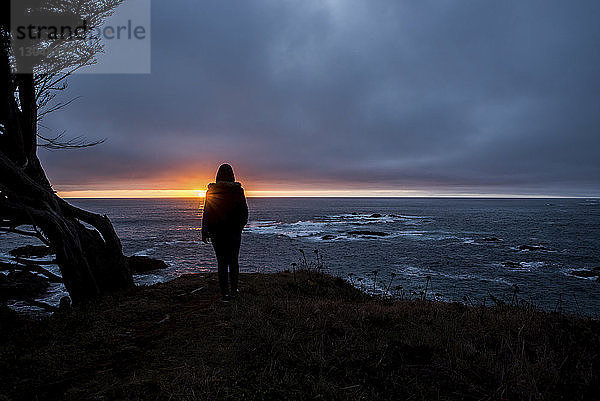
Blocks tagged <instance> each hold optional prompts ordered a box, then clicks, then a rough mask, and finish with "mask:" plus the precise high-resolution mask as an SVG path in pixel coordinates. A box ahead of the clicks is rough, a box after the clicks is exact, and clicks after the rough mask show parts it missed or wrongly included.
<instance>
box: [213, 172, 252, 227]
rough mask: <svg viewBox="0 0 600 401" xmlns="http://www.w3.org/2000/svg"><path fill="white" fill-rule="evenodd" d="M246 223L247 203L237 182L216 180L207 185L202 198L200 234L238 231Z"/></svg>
mask: <svg viewBox="0 0 600 401" xmlns="http://www.w3.org/2000/svg"><path fill="white" fill-rule="evenodd" d="M246 223H248V205H247V203H246V197H245V196H244V189H243V188H242V185H241V184H240V183H239V182H230V181H218V182H216V183H212V184H209V185H208V190H207V191H206V195H205V198H204V213H203V216H202V236H203V237H211V238H214V236H215V234H216V233H217V232H218V233H228V234H234V233H240V232H241V231H242V229H243V228H244V226H245V225H246Z"/></svg>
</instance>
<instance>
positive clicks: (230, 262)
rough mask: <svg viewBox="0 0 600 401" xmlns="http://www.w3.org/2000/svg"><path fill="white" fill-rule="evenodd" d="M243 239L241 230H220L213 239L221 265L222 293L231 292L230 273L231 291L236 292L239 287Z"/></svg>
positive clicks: (218, 261)
mask: <svg viewBox="0 0 600 401" xmlns="http://www.w3.org/2000/svg"><path fill="white" fill-rule="evenodd" d="M241 241H242V233H241V232H233V233H232V232H219V233H216V234H215V236H214V238H213V239H212V243H213V248H214V249H215V254H216V255H217V264H218V266H219V285H220V287H221V294H222V295H227V294H229V285H228V280H227V276H228V273H229V280H230V281H231V291H232V292H235V291H236V290H237V288H238V276H239V273H240V265H239V263H238V256H239V254H240V244H241Z"/></svg>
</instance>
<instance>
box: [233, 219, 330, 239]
mask: <svg viewBox="0 0 600 401" xmlns="http://www.w3.org/2000/svg"><path fill="white" fill-rule="evenodd" d="M326 227H327V223H321V222H315V221H310V220H308V221H297V222H295V223H282V222H274V221H253V222H252V223H251V224H249V225H248V226H246V228H245V229H244V230H245V231H247V232H251V233H255V234H275V235H284V236H286V237H290V238H300V237H312V236H316V235H319V234H320V233H323V232H324V230H325V229H326Z"/></svg>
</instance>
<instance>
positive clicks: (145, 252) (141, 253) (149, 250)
mask: <svg viewBox="0 0 600 401" xmlns="http://www.w3.org/2000/svg"><path fill="white" fill-rule="evenodd" d="M154 252H156V247H155V246H152V247H150V248H146V249H142V250H141V251H138V252H136V253H134V254H133V255H134V256H150V254H152V253H154Z"/></svg>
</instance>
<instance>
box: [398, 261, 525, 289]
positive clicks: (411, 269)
mask: <svg viewBox="0 0 600 401" xmlns="http://www.w3.org/2000/svg"><path fill="white" fill-rule="evenodd" d="M395 271H396V273H399V274H402V275H407V276H411V277H418V278H422V279H425V278H427V277H428V276H429V277H442V278H446V279H451V280H458V281H464V280H477V281H484V282H492V283H499V284H505V285H508V286H512V285H513V283H512V282H510V281H508V280H506V279H504V278H502V277H494V278H490V277H484V276H480V275H478V274H473V273H460V274H452V273H446V272H440V271H435V270H431V269H429V268H426V267H416V266H406V265H405V266H400V267H396V268H395Z"/></svg>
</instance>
